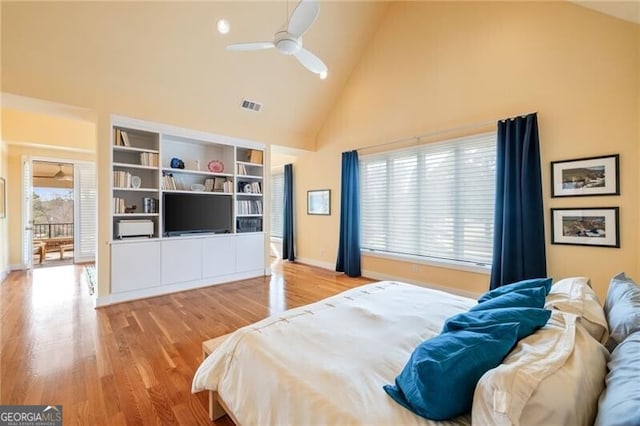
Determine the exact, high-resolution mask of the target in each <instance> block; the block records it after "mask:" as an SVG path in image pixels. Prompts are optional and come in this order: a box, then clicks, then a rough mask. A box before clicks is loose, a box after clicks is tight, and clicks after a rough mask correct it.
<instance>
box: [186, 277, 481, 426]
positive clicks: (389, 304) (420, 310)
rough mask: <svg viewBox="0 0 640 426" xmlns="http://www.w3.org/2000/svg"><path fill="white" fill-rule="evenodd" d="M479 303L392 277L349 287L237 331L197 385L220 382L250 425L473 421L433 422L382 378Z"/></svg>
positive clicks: (466, 419)
mask: <svg viewBox="0 0 640 426" xmlns="http://www.w3.org/2000/svg"><path fill="white" fill-rule="evenodd" d="M475 303H476V301H475V300H473V299H469V298H466V297H461V296H456V295H452V294H449V293H445V292H441V291H437V290H431V289H427V288H423V287H418V286H414V285H410V284H404V283H399V282H392V281H384V282H379V283H374V284H369V285H365V286H362V287H358V288H355V289H352V290H348V291H346V292H343V293H340V294H338V295H336V296H333V297H330V298H328V299H324V300H322V301H320V302H317V303H314V304H311V305H307V306H303V307H300V308H296V309H291V310H289V311H286V312H284V313H283V314H281V315H278V316H274V317H270V318H266V319H264V320H262V321H259V322H257V323H255V324H253V325H250V326H247V327H244V328H242V329H240V330H238V331H236V332H235V333H234V334H232V335H231V336H230V337H229V338H228V339H227V340H226V341H225V342H224V343H223V344H222V345H221V346H220V347H219V348H218V349H217V350H215V351H214V352H213V353H212V354H211V355H210V356H209V357H208V358H207V359H206V360H205V361H204V362H203V363H202V364H201V366H200V367H199V368H198V370H197V372H196V374H195V377H194V380H193V387H192V391H193V392H198V391H201V390H205V389H208V390H217V391H218V394H219V395H220V397H221V398H222V400H223V401H224V402H225V404H226V405H227V406H228V407H229V409H230V410H231V411H232V412H233V414H234V416H235V418H236V419H237V420H238V421H239V422H240V424H242V425H268V424H271V425H310V424H325V425H329V424H330V425H334V424H363V425H376V424H379V425H390V424H440V425H441V424H456V425H457V424H464V425H468V424H470V416H461V417H459V418H456V419H454V420H453V421H450V422H430V421H428V420H427V419H424V418H422V417H419V416H417V415H415V414H413V413H411V412H410V411H409V410H407V409H405V408H403V407H401V406H400V405H398V404H397V403H395V402H394V401H393V400H392V399H391V398H390V397H389V396H388V395H387V394H386V393H385V392H384V390H383V389H382V386H383V385H384V384H387V383H393V381H394V379H395V377H396V376H397V375H398V373H400V371H401V370H402V368H403V367H404V365H405V363H406V362H407V360H408V358H409V356H410V355H411V353H412V352H413V350H414V348H415V347H416V346H417V345H418V344H419V343H420V342H422V341H423V340H425V339H428V338H430V337H433V336H435V335H437V334H439V333H440V331H441V329H442V325H443V323H444V321H445V320H446V319H447V318H448V317H450V316H451V315H454V314H456V313H459V312H464V311H467V310H468V309H469V308H470V307H471V306H473V305H475ZM451 397H452V398H454V397H455V395H451Z"/></svg>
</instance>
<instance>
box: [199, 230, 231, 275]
mask: <svg viewBox="0 0 640 426" xmlns="http://www.w3.org/2000/svg"><path fill="white" fill-rule="evenodd" d="M234 272H236V237H235V236H234V235H223V236H215V237H210V238H205V239H203V240H202V278H211V277H217V276H221V275H229V274H233V273H234Z"/></svg>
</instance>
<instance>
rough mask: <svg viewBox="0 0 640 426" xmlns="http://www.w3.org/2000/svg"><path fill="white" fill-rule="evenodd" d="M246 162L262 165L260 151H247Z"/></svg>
mask: <svg viewBox="0 0 640 426" xmlns="http://www.w3.org/2000/svg"><path fill="white" fill-rule="evenodd" d="M247 161H248V162H250V163H255V164H262V151H259V150H257V149H248V150H247Z"/></svg>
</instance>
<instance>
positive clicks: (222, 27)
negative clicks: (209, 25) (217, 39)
mask: <svg viewBox="0 0 640 426" xmlns="http://www.w3.org/2000/svg"><path fill="white" fill-rule="evenodd" d="M217 27H218V32H219V33H220V34H228V33H229V30H230V29H231V25H230V24H229V21H227V20H226V19H218V23H217Z"/></svg>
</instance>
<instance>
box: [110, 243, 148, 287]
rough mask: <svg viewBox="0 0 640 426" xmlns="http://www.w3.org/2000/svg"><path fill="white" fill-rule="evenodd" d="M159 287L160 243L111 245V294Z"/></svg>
mask: <svg viewBox="0 0 640 426" xmlns="http://www.w3.org/2000/svg"><path fill="white" fill-rule="evenodd" d="M159 285H160V241H131V242H126V243H118V244H112V245H111V292H112V293H120V292H125V291H131V290H139V289H142V288H148V287H156V286H159Z"/></svg>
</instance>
